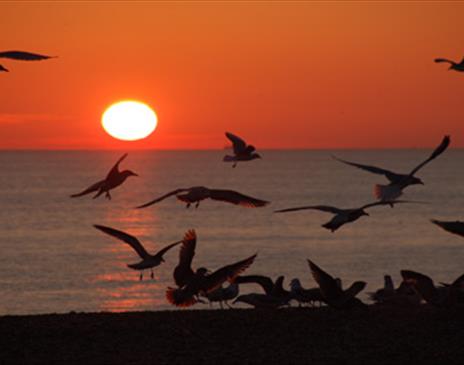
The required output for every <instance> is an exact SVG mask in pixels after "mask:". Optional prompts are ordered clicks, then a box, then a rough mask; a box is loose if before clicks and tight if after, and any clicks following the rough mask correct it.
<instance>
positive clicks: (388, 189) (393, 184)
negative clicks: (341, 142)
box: [332, 136, 450, 201]
mask: <svg viewBox="0 0 464 365" xmlns="http://www.w3.org/2000/svg"><path fill="white" fill-rule="evenodd" d="M449 144H450V137H449V136H445V137H443V140H442V141H441V143H440V145H439V146H438V147H437V148H435V150H434V151H433V152H432V154H431V155H430V156H429V157H428V158H427V159H426V160H424V161H423V162H421V163H420V164H419V165H417V166H416V167H415V168H414V169H412V170H411V172H410V173H409V174H399V173H396V172H393V171H389V170H386V169H383V168H380V167H376V166H369V165H362V164H359V163H355V162H350V161H346V160H342V159H340V158H338V157H335V156H332V157H333V158H334V159H336V160H337V161H340V162H342V163H344V164H347V165H351V166H354V167H357V168H359V169H362V170H366V171H369V172H372V173H374V174H379V175H384V176H385V177H386V178H387V179H388V181H389V182H390V183H389V184H388V185H379V184H377V185H375V190H374V192H375V196H376V197H377V199H380V200H381V201H391V200H395V199H397V198H399V197H400V196H401V195H402V194H403V189H404V188H406V187H407V186H409V185H416V184H421V185H424V183H423V182H422V180H421V179H419V178H418V177H415V176H414V174H415V173H416V172H418V171H419V170H420V169H421V168H422V167H424V166H425V165H426V164H428V163H429V162H430V161H432V160H434V159H435V158H437V157H438V156H440V155H441V154H442V153H443V152H445V150H446V149H447V148H448V146H449Z"/></svg>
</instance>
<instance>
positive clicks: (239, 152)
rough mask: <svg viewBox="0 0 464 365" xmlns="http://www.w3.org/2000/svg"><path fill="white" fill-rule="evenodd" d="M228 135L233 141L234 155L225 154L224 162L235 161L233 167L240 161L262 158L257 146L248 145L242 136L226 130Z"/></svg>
mask: <svg viewBox="0 0 464 365" xmlns="http://www.w3.org/2000/svg"><path fill="white" fill-rule="evenodd" d="M226 137H227V138H228V139H229V140H230V141H231V142H232V145H233V149H234V156H229V155H226V156H224V159H223V161H224V162H233V163H234V164H233V165H232V167H236V166H237V163H238V162H239V161H251V160H255V159H257V158H261V156H260V154H259V153H256V152H255V151H256V148H255V147H254V146H252V145H247V144H246V142H245V141H244V140H243V139H241V138H240V137H238V136H236V135H234V134H232V133H230V132H226Z"/></svg>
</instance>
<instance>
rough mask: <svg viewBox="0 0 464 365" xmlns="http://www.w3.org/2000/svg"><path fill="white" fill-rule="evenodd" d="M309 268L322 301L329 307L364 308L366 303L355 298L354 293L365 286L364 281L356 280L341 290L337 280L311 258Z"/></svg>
mask: <svg viewBox="0 0 464 365" xmlns="http://www.w3.org/2000/svg"><path fill="white" fill-rule="evenodd" d="M308 264H309V268H310V270H311V273H312V275H313V278H314V280H316V282H317V284H318V285H319V289H320V290H321V294H322V297H323V298H324V301H325V302H326V303H327V304H328V305H329V307H334V308H337V309H350V308H356V307H358V308H359V307H361V308H366V305H365V304H364V303H363V302H361V301H360V300H359V299H357V298H356V295H357V294H358V293H359V292H361V291H362V290H363V289H364V288H365V287H366V282H364V281H356V282H354V283H353V284H351V286H350V287H349V288H348V289H346V290H343V289H342V288H341V287H340V286H339V284H338V283H337V280H335V279H334V278H333V277H332V276H330V275H329V274H328V273H326V272H325V271H324V270H322V269H321V268H320V267H319V266H317V265H316V264H315V263H314V262H312V261H311V260H308Z"/></svg>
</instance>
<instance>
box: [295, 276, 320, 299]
mask: <svg viewBox="0 0 464 365" xmlns="http://www.w3.org/2000/svg"><path fill="white" fill-rule="evenodd" d="M290 293H291V296H292V299H295V300H296V301H297V302H298V303H299V305H300V306H301V304H303V303H309V304H313V303H315V302H319V303H321V302H323V301H324V298H323V297H322V293H321V290H320V289H319V288H311V289H305V288H303V287H302V286H301V282H300V280H299V279H296V278H295V279H292V281H290Z"/></svg>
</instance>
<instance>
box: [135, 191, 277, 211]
mask: <svg viewBox="0 0 464 365" xmlns="http://www.w3.org/2000/svg"><path fill="white" fill-rule="evenodd" d="M173 195H175V196H176V197H177V199H178V200H180V201H182V202H184V203H186V204H187V205H186V208H189V207H190V205H191V204H192V203H196V205H195V208H198V206H199V205H200V202H201V201H202V200H205V199H208V198H209V199H213V200H219V201H223V202H226V203H232V204H235V205H241V206H243V207H247V208H256V207H263V206H265V205H267V204H269V202H268V201H265V200H260V199H256V198H252V197H250V196H246V195H243V194H240V193H238V192H236V191H233V190H221V189H208V188H206V187H204V186H194V187H191V188H185V189H184V188H182V189H176V190H173V191H171V192H169V193H167V194H165V195H163V196H161V197H159V198H156V199H154V200H152V201H149V202H148V203H145V204H142V205H139V206H138V207H137V208H145V207H148V206H150V205H153V204H156V203H159V202H160V201H162V200H164V199H166V198H169V197H170V196H173Z"/></svg>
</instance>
